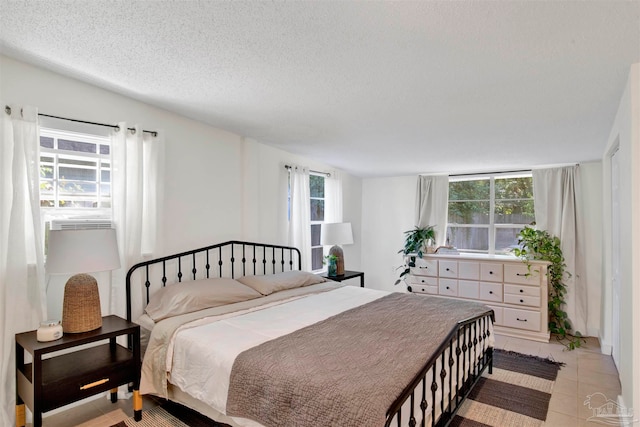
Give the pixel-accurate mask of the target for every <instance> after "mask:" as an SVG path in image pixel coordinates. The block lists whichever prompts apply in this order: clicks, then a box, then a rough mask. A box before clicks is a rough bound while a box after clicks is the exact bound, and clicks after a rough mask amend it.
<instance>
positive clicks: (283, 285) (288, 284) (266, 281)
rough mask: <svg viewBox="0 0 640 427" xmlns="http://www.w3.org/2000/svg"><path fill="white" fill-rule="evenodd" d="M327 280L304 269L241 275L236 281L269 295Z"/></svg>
mask: <svg viewBox="0 0 640 427" xmlns="http://www.w3.org/2000/svg"><path fill="white" fill-rule="evenodd" d="M327 281H328V280H327V279H325V278H324V277H321V276H319V275H317V274H313V273H308V272H306V271H285V272H283V273H276V274H268V275H265V276H243V277H241V278H239V279H238V282H240V283H243V284H245V285H247V286H249V287H250V288H252V289H255V290H256V291H258V292H260V293H261V294H262V295H269V294H272V293H274V292H278V291H283V290H285V289H293V288H301V287H303V286H309V285H315V284H316V283H323V282H327Z"/></svg>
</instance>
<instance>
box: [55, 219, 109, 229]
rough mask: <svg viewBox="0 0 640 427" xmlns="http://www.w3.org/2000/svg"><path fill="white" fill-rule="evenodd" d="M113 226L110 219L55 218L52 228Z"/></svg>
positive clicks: (101, 227)
mask: <svg viewBox="0 0 640 427" xmlns="http://www.w3.org/2000/svg"><path fill="white" fill-rule="evenodd" d="M103 228H113V223H112V222H111V220H110V219H54V220H52V221H51V230H96V229H103Z"/></svg>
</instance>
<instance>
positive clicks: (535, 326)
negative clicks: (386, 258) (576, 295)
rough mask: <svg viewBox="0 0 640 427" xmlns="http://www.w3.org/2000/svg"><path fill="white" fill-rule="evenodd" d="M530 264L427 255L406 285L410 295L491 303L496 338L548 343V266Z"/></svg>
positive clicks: (504, 259) (481, 257)
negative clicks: (510, 337)
mask: <svg viewBox="0 0 640 427" xmlns="http://www.w3.org/2000/svg"><path fill="white" fill-rule="evenodd" d="M530 264H531V269H529V268H528V267H527V264H525V263H524V262H523V261H521V260H519V259H517V258H514V257H509V256H500V255H495V256H491V255H448V256H447V255H425V256H424V257H423V258H416V266H415V267H412V268H411V273H410V274H409V275H407V276H406V278H405V282H406V283H407V289H408V290H409V291H410V292H415V293H422V294H431V295H439V296H443V297H449V298H458V299H466V300H475V301H478V302H483V303H485V304H487V305H488V306H490V307H491V308H492V309H493V311H494V312H495V327H494V330H495V332H496V333H497V334H500V335H507V336H512V337H519V338H526V339H530V340H534V341H542V342H549V327H548V306H547V299H548V295H549V291H548V285H547V265H549V263H547V262H541V261H531V263H530Z"/></svg>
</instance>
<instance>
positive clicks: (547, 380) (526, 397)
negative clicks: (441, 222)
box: [112, 350, 561, 427]
mask: <svg viewBox="0 0 640 427" xmlns="http://www.w3.org/2000/svg"><path fill="white" fill-rule="evenodd" d="M493 357H494V359H493V374H488V373H487V372H485V373H484V375H483V376H482V378H480V380H479V381H478V383H477V384H476V386H475V387H474V388H473V390H472V391H471V393H470V394H469V396H468V397H467V399H466V400H465V402H464V403H463V404H462V407H461V408H460V410H459V411H458V414H457V415H456V416H455V417H454V419H453V420H452V421H451V423H450V424H449V425H450V426H454V427H485V426H494V427H510V426H513V427H538V426H542V425H543V423H544V420H545V419H546V417H547V410H548V409H549V400H550V399H551V390H552V389H553V383H554V382H555V380H556V377H557V375H558V370H559V369H560V366H561V364H560V363H558V362H554V361H551V360H548V359H543V358H540V357H536V356H527V355H523V354H520V353H514V352H507V351H502V350H495V351H494V353H493ZM223 426H226V424H219V423H216V422H214V421H212V420H210V419H209V418H207V417H205V416H203V415H201V414H199V413H197V412H195V411H192V410H191V409H188V408H185V407H184V406H181V405H178V404H176V403H173V402H167V403H163V404H162V406H157V407H155V408H153V409H151V410H148V411H144V412H143V413H142V421H140V422H135V421H134V420H133V418H130V419H128V420H125V421H122V422H120V423H118V424H115V425H114V426H112V427H223Z"/></svg>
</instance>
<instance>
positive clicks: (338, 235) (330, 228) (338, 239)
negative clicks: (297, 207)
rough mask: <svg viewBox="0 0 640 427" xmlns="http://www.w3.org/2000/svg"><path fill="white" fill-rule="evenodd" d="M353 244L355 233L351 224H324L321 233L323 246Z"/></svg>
mask: <svg viewBox="0 0 640 427" xmlns="http://www.w3.org/2000/svg"><path fill="white" fill-rule="evenodd" d="M352 243H353V232H352V231H351V223H350V222H336V223H328V224H322V228H321V231H320V244H321V245H350V244H352Z"/></svg>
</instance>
